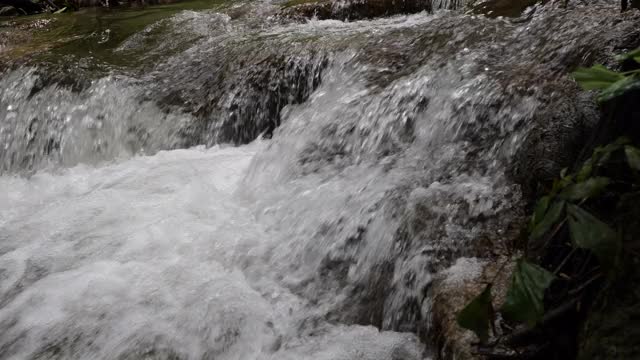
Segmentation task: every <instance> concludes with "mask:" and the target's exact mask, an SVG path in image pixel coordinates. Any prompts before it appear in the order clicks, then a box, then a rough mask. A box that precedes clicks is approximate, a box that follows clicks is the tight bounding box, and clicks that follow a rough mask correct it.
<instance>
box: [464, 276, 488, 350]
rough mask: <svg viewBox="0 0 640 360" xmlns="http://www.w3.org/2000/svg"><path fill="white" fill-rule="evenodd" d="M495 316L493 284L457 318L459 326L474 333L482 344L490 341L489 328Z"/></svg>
mask: <svg viewBox="0 0 640 360" xmlns="http://www.w3.org/2000/svg"><path fill="white" fill-rule="evenodd" d="M492 315H493V307H492V304H491V284H489V285H487V286H486V287H485V288H484V291H482V293H480V295H478V296H476V297H475V298H474V299H473V300H471V302H470V303H469V304H467V306H465V308H464V309H462V310H461V311H460V313H459V314H458V317H457V319H456V320H457V322H458V325H460V326H461V327H463V328H465V329H468V330H471V331H473V332H474V333H475V334H476V335H477V336H478V338H479V339H480V341H481V342H483V343H486V342H487V340H488V339H489V327H490V324H491V318H492Z"/></svg>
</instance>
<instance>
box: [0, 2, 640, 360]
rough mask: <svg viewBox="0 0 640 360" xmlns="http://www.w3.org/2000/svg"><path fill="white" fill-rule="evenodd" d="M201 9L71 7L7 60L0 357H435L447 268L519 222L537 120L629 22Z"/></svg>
mask: <svg viewBox="0 0 640 360" xmlns="http://www.w3.org/2000/svg"><path fill="white" fill-rule="evenodd" d="M214 5H215V6H214ZM186 8H187V10H181V9H179V8H176V7H175V6H167V7H165V8H164V9H165V11H164V12H163V11H161V10H159V9H163V8H162V7H158V8H153V7H152V8H149V9H147V10H122V11H111V12H106V13H97V14H94V15H90V14H87V13H82V12H81V13H79V14H77V15H76V14H71V15H64V16H65V17H60V18H59V19H58V20H56V21H54V22H53V24H51V29H50V30H48V31H45V32H44V35H43V36H45V38H44V40H41V42H38V40H37V39H36V40H34V43H35V44H36V45H34V46H45V45H46V51H44V52H42V53H40V55H38V56H34V57H33V58H32V59H30V60H29V61H27V62H24V63H18V64H14V65H12V66H9V67H8V68H7V69H5V70H4V72H3V73H1V74H0V358H2V359H216V360H219V359H237V360H248V359H292V360H293V359H296V360H297V359H314V360H320V359H327V360H334V359H345V360H350V359H371V360H374V359H375V360H383V359H394V360H411V359H425V358H428V357H429V356H430V354H431V352H432V350H433V349H430V348H429V346H426V345H425V342H424V339H425V336H430V334H429V331H430V329H431V324H430V323H429V317H430V315H429V311H430V310H429V309H430V308H431V306H432V304H430V297H429V286H430V284H431V282H432V279H433V278H434V276H435V275H436V274H437V273H438V272H440V271H444V270H445V269H447V268H448V267H450V266H451V265H453V264H454V263H456V259H458V258H461V257H474V256H478V255H479V254H483V253H486V252H490V251H492V250H493V249H495V247H496V246H497V245H496V244H497V243H498V242H499V240H500V237H507V236H509V234H510V233H513V232H514V231H515V230H514V229H517V224H519V223H520V221H521V220H522V217H523V201H522V194H521V190H520V186H519V185H518V182H517V181H516V180H514V176H515V175H513V173H517V172H518V171H524V170H521V167H522V166H521V163H522V161H521V160H520V158H521V155H520V154H521V151H522V148H523V147H525V146H526V144H528V141H529V139H530V138H531V134H532V132H533V131H534V125H535V124H538V123H539V117H540V114H548V113H550V112H551V113H552V114H553V116H555V118H556V119H558V121H561V120H563V119H575V118H577V115H576V114H577V113H579V112H580V111H583V110H580V109H582V107H581V108H580V109H578V106H577V105H575V104H576V103H578V102H580V101H582V100H580V99H581V98H580V96H582V95H584V94H582V93H580V94H578V90H577V87H576V86H575V84H573V82H572V81H571V80H570V79H568V78H567V77H566V72H567V71H568V69H570V68H571V67H572V66H574V65H575V64H577V63H579V62H580V61H587V60H588V59H591V60H593V59H597V58H598V56H600V55H599V53H598V51H600V50H597V49H603V47H604V46H609V44H611V42H610V39H612V38H616V37H617V36H618V35H619V34H621V33H624V32H625V31H627V30H628V29H629V28H630V27H631V26H632V25H633V22H628V21H626V22H625V21H622V22H620V21H618V22H616V21H615V17H616V16H617V13H616V12H615V11H614V10H613V8H609V7H606V6H605V7H597V6H596V7H595V9H593V8H583V7H582V5H581V4H580V3H579V2H577V3H576V4H573V3H572V5H571V6H570V7H569V9H566V10H558V9H556V8H552V7H549V8H545V7H538V8H535V9H531V10H530V11H529V12H528V13H527V16H528V18H526V19H524V20H522V19H521V21H511V20H509V19H502V18H498V19H489V18H485V17H478V16H471V15H464V14H461V13H459V12H456V11H447V10H442V11H437V12H435V13H432V14H428V13H424V12H423V13H419V14H414V15H397V16H391V17H386V18H380V19H373V20H361V21H354V22H342V21H337V20H323V21H319V20H310V21H307V22H302V23H300V22H292V21H287V20H285V19H281V18H278V16H276V14H275V10H274V9H276V8H277V6H276V5H274V4H271V3H267V2H249V3H231V4H229V3H220V4H210V5H208V6H203V5H202V4H201V3H199V4H198V5H197V6H194V7H192V8H189V7H186ZM136 11H139V13H136ZM136 14H140V17H136ZM87 19H89V20H87ZM140 19H142V20H140ZM132 21H135V26H133V25H132V24H133V23H130V22H132ZM630 23H631V25H630ZM636 24H637V23H636ZM131 29H133V30H131ZM594 29H595V30H594ZM598 29H600V30H598ZM51 38H56V39H58V40H57V42H51ZM45 40H46V41H45ZM607 41H609V43H607ZM52 43H54V45H51V44H52ZM550 89H553V91H551V90H550ZM576 94H578V95H576ZM585 99H586V100H584V102H585V103H587V102H589V101H590V100H589V98H588V97H585ZM587 107H588V106H587ZM590 108H593V106H592V105H591V107H590ZM580 116H582V118H583V119H585V120H584V121H585V122H586V123H587V124H588V123H589V121H592V120H593V114H582V113H581V115H580ZM589 116H591V117H589ZM589 119H591V120H589ZM560 128H561V126H560V125H558V127H557V129H560ZM558 131H561V130H558ZM538 161H540V162H541V163H542V165H540V166H542V167H544V166H546V163H544V159H542V158H536V159H534V161H530V162H526V163H525V164H526V165H525V166H524V168H525V170H528V169H532V168H534V167H536V166H538V165H539V164H538V163H537V162H538ZM514 169H515V170H514ZM456 264H457V265H458V266H456V267H455V269H457V270H456V271H460V272H465V271H466V272H476V271H477V269H476V267H475V266H472V265H473V261H467V262H465V263H464V264H471V265H469V266H462V265H460V264H463V263H461V262H460V261H459V262H458V263H456ZM449 273H451V271H449ZM463 275H464V274H463ZM456 276H460V274H458V275H456Z"/></svg>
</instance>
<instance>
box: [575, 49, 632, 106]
mask: <svg viewBox="0 0 640 360" xmlns="http://www.w3.org/2000/svg"><path fill="white" fill-rule="evenodd" d="M628 59H631V60H633V61H635V62H637V63H640V49H636V50H634V51H632V52H630V53H628V54H625V55H623V56H620V57H618V60H619V61H624V60H628ZM572 75H573V77H574V79H576V81H577V82H578V83H579V84H580V85H581V86H582V88H583V89H585V90H601V91H600V94H599V96H598V101H600V102H604V101H607V100H610V99H613V98H615V97H617V96H620V95H622V94H624V93H625V92H627V91H629V90H632V89H637V88H640V69H636V70H631V71H627V72H617V71H613V70H609V69H607V68H605V67H604V66H602V65H594V66H592V67H590V68H584V67H580V68H578V69H577V70H576V71H574V72H573V73H572Z"/></svg>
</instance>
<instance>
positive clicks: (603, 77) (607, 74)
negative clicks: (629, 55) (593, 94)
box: [571, 65, 624, 90]
mask: <svg viewBox="0 0 640 360" xmlns="http://www.w3.org/2000/svg"><path fill="white" fill-rule="evenodd" d="M571 75H572V76H573V78H574V79H576V81H577V82H578V83H579V84H580V86H582V88H583V89H585V90H604V89H606V88H608V87H609V86H611V85H613V84H615V83H616V82H618V81H620V80H622V79H624V75H622V74H620V73H617V72H615V71H611V70H609V69H607V68H606V67H604V66H602V65H594V66H592V67H590V68H583V67H581V68H578V69H577V70H576V71H574V72H573V73H571Z"/></svg>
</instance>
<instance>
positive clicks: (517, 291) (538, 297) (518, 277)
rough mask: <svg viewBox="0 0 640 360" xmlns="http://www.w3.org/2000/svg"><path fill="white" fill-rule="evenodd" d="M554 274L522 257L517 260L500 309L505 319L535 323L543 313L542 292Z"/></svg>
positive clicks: (530, 324) (529, 323)
mask: <svg viewBox="0 0 640 360" xmlns="http://www.w3.org/2000/svg"><path fill="white" fill-rule="evenodd" d="M554 278H555V276H554V275H553V274H552V273H550V272H549V271H547V270H545V269H544V268H542V267H540V266H538V265H536V264H532V263H530V262H528V261H526V260H524V259H520V260H518V263H517V265H516V269H515V271H514V272H513V277H512V278H511V286H510V287H509V290H508V291H507V298H506V300H505V303H504V305H503V306H502V308H501V309H500V311H501V312H502V315H504V316H505V317H506V318H507V319H509V320H513V321H519V322H525V323H527V324H528V325H529V326H533V325H535V324H536V323H537V322H538V321H539V320H540V319H541V318H542V315H544V302H543V299H544V292H545V290H546V289H547V288H548V287H549V285H551V282H552V281H553V279H554Z"/></svg>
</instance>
